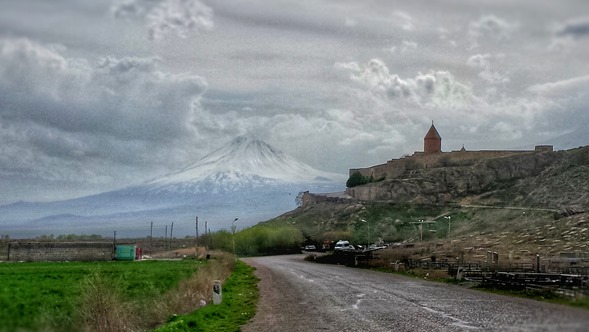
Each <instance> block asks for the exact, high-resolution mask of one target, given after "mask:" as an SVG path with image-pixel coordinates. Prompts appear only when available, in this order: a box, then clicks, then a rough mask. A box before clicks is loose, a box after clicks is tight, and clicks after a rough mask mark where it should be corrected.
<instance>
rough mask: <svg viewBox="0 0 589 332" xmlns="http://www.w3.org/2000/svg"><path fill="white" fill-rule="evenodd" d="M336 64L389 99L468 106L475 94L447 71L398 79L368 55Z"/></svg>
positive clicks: (353, 78)
mask: <svg viewBox="0 0 589 332" xmlns="http://www.w3.org/2000/svg"><path fill="white" fill-rule="evenodd" d="M336 68H338V69H341V70H345V71H348V72H350V79H351V80H352V81H354V82H357V83H359V84H361V85H362V86H364V87H366V88H368V89H369V91H371V92H372V93H373V94H375V95H378V96H381V97H386V98H388V99H390V100H398V101H406V102H411V103H414V104H416V105H420V106H430V107H469V106H471V105H472V104H473V103H474V102H475V101H476V98H475V96H474V95H473V94H472V91H471V89H470V88H469V87H468V86H467V85H465V84H462V83H459V82H457V81H456V79H455V78H454V76H453V75H452V74H451V73H450V72H448V71H443V70H441V71H434V70H432V71H430V72H428V73H426V74H418V75H417V76H416V77H415V78H408V79H402V78H401V77H399V75H397V74H391V73H390V71H389V68H388V67H387V66H386V64H385V63H384V62H383V61H382V60H379V59H372V60H370V61H369V62H368V64H366V65H365V66H361V65H359V64H358V63H356V62H351V63H338V64H336Z"/></svg>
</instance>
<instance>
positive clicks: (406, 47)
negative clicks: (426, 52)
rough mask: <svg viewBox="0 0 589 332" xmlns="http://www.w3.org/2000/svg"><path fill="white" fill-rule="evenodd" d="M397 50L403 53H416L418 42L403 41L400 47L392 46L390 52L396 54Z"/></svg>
mask: <svg viewBox="0 0 589 332" xmlns="http://www.w3.org/2000/svg"><path fill="white" fill-rule="evenodd" d="M397 49H398V50H399V51H400V52H401V53H406V52H410V51H415V50H417V42H414V41H410V40H403V41H402V42H401V45H400V46H392V47H391V48H390V49H389V50H390V51H391V53H395V52H396V51H397Z"/></svg>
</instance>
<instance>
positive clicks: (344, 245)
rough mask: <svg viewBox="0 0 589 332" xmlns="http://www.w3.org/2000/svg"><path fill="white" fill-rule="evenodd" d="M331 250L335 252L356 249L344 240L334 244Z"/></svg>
mask: <svg viewBox="0 0 589 332" xmlns="http://www.w3.org/2000/svg"><path fill="white" fill-rule="evenodd" d="M333 249H334V250H335V251H347V250H356V248H354V246H353V245H351V244H350V242H348V241H344V240H340V241H337V243H336V244H335V248H333Z"/></svg>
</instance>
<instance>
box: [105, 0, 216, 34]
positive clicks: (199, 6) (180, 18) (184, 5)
mask: <svg viewBox="0 0 589 332" xmlns="http://www.w3.org/2000/svg"><path fill="white" fill-rule="evenodd" d="M111 13H112V15H113V16H114V17H115V18H132V17H139V18H145V20H146V22H147V23H146V24H147V32H148V37H149V39H151V40H159V39H161V38H163V37H164V36H166V35H167V34H169V33H174V34H176V35H177V36H179V37H181V38H186V37H188V35H189V34H190V33H194V32H199V31H209V30H212V29H213V27H214V22H213V10H212V9H211V8H210V7H209V6H207V5H205V4H204V3H202V2H201V1H200V0H121V1H116V2H114V3H113V4H112V5H111Z"/></svg>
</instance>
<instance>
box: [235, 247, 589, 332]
mask: <svg viewBox="0 0 589 332" xmlns="http://www.w3.org/2000/svg"><path fill="white" fill-rule="evenodd" d="M303 258H304V256H303V255H294V256H273V257H259V258H247V259H244V261H245V262H246V263H247V264H250V265H252V266H254V267H256V268H257V271H256V274H257V276H258V277H259V278H261V281H260V291H261V299H260V303H259V306H258V311H257V314H256V316H255V317H254V319H253V320H252V321H251V322H250V323H249V324H248V325H246V326H244V327H243V329H242V330H243V331H245V332H253V331H281V332H290V331H470V330H478V331H589V311H587V310H581V309H576V308H570V307H566V306H561V305H554V304H548V303H542V302H538V301H533V300H527V299H520V298H512V297H507V296H499V295H494V294H488V293H483V292H478V291H474V290H470V289H465V288H463V287H459V286H453V285H447V284H441V283H435V282H429V281H425V280H419V279H412V278H407V277H403V276H398V275H393V274H387V273H381V272H375V271H370V270H363V269H354V268H349V267H344V266H333V265H322V264H316V263H310V262H305V261H304V260H303Z"/></svg>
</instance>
